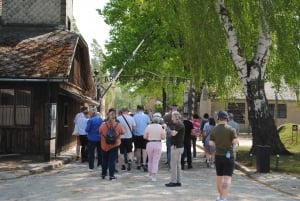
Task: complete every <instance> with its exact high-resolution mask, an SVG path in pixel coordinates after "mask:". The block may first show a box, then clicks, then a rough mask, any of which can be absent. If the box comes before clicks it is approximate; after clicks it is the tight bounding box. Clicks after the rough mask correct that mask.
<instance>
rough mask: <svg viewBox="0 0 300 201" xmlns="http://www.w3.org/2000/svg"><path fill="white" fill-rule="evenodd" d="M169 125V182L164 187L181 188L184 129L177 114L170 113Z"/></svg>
mask: <svg viewBox="0 0 300 201" xmlns="http://www.w3.org/2000/svg"><path fill="white" fill-rule="evenodd" d="M172 122H173V125H171V127H170V129H171V181H170V182H169V183H167V184H165V186H166V187H179V186H181V155H182V153H183V141H184V132H185V127H184V124H183V122H182V117H181V115H180V113H179V112H172Z"/></svg>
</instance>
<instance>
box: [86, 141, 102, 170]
mask: <svg viewBox="0 0 300 201" xmlns="http://www.w3.org/2000/svg"><path fill="white" fill-rule="evenodd" d="M95 149H97V157H98V163H97V166H99V165H102V150H101V146H100V141H98V142H97V141H89V142H88V151H89V157H88V159H89V168H90V169H94V161H95Z"/></svg>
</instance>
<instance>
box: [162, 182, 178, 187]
mask: <svg viewBox="0 0 300 201" xmlns="http://www.w3.org/2000/svg"><path fill="white" fill-rule="evenodd" d="M165 186H166V187H177V186H179V185H177V183H172V182H170V183H167V184H165Z"/></svg>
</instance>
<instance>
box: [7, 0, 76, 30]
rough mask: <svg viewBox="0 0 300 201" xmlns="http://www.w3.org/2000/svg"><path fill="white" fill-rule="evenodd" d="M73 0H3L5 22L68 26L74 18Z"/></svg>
mask: <svg viewBox="0 0 300 201" xmlns="http://www.w3.org/2000/svg"><path fill="white" fill-rule="evenodd" d="M72 7H73V5H72V0H22V1H21V0H2V21H3V24H5V25H6V24H22V25H24V24H35V25H41V24H43V25H63V26H66V25H67V23H68V21H67V15H69V16H70V17H69V18H70V19H72V11H73V10H72Z"/></svg>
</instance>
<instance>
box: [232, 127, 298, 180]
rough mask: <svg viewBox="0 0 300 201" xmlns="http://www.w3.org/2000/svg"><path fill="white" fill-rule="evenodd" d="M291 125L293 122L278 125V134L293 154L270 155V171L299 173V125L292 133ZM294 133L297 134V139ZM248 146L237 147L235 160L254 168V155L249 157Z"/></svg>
mask: <svg viewBox="0 0 300 201" xmlns="http://www.w3.org/2000/svg"><path fill="white" fill-rule="evenodd" d="M292 125H294V124H290V123H289V124H284V125H283V126H282V127H280V129H279V136H280V139H281V141H282V143H283V144H284V146H285V147H286V149H288V150H289V151H290V152H291V153H293V155H280V156H279V157H278V158H277V157H276V156H274V155H271V156H270V171H274V172H285V173H289V174H297V175H300V165H299V164H300V125H298V133H297V132H294V133H292ZM292 134H293V139H292ZM296 135H298V139H297V141H296ZM250 148H251V147H247V146H240V147H239V149H238V159H237V161H238V162H240V163H241V164H243V165H245V166H246V167H248V168H249V169H252V170H255V169H256V156H255V155H253V156H252V157H250V155H249V151H250Z"/></svg>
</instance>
